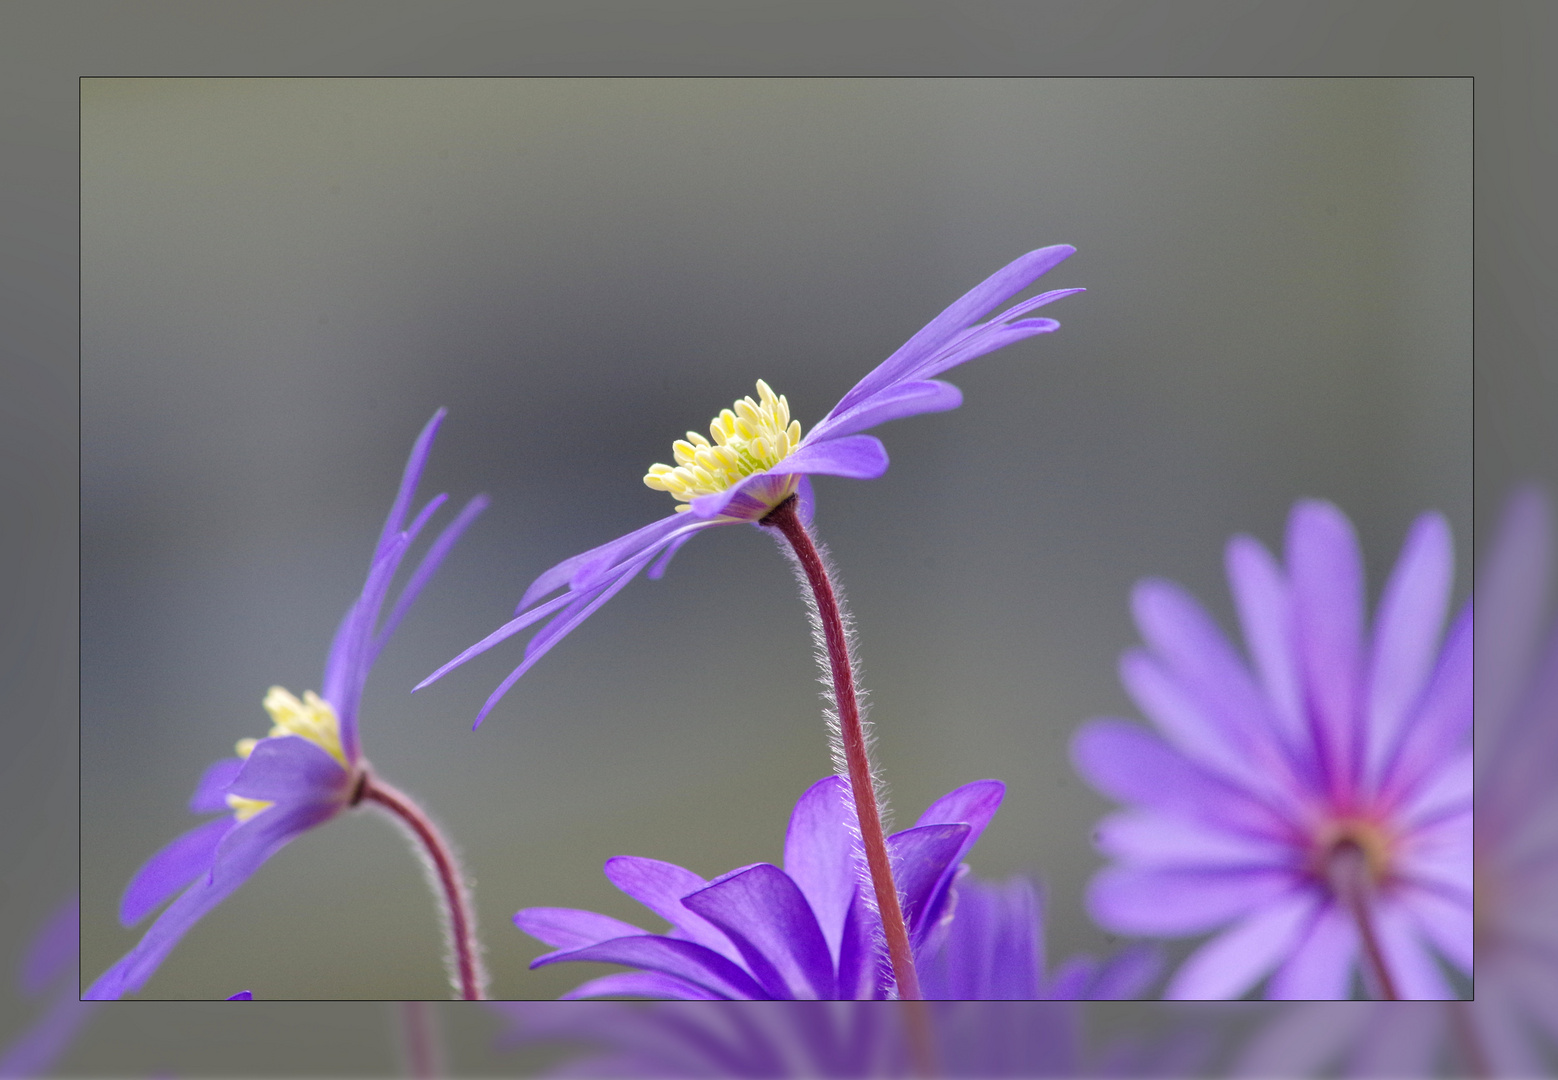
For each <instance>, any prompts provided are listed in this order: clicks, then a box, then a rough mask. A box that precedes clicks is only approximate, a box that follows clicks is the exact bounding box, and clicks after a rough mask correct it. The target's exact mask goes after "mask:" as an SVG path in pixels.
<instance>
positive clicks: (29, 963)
mask: <svg viewBox="0 0 1558 1080" xmlns="http://www.w3.org/2000/svg"><path fill="white" fill-rule="evenodd" d="M80 940H81V899H80V897H78V896H72V897H71V898H70V899H69V900H67V901H65V902H64V903H63V904H61V905H60V906H59V907H58V908H56V909H55V911H54V913H53V914H52V915H50V916H49V920H48V922H46V923H44V924H43V928H42V929H40V930H39V931H38V933H37V935H36V936H35V937H34V938H33V940H32V944H31V945H29V946H28V948H27V955H26V956H24V957H23V958H22V970H21V980H20V983H21V990H22V993H24V994H26V995H27V996H28V997H36V996H37V995H39V994H41V993H43V992H44V990H46V989H48V987H49V985H50V984H51V983H53V982H54V981H55V980H56V979H59V978H60V977H62V976H63V975H64V974H65V973H66V972H70V974H71V976H72V978H71V980H70V981H71V985H72V986H74V985H76V981H77V977H79V975H80V972H78V971H77V964H76V961H77V958H78V957H79V956H80V955H81V949H80Z"/></svg>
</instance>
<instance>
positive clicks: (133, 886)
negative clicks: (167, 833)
mask: <svg viewBox="0 0 1558 1080" xmlns="http://www.w3.org/2000/svg"><path fill="white" fill-rule="evenodd" d="M236 825H237V822H236V821H234V820H233V818H232V817H231V816H227V817H220V818H217V819H216V820H215V821H208V822H206V823H205V824H204V825H201V826H199V827H198V828H195V829H191V830H190V831H189V832H187V833H185V834H184V835H183V836H180V837H179V838H178V839H177V840H174V841H173V842H172V843H170V844H168V845H167V846H166V847H164V848H163V849H162V850H161V851H159V852H157V854H155V855H153V856H152V857H151V858H150V859H147V860H146V863H145V865H143V866H142V867H141V868H140V869H139V870H137V871H136V872H135V875H134V876H133V877H132V878H130V883H129V884H128V885H126V886H125V889H124V895H123V896H122V897H121V898H120V900H119V922H120V923H121V924H122V925H124V926H133V925H135V924H136V923H138V922H140V921H141V920H142V919H144V918H145V917H146V916H147V915H149V914H151V912H152V910H153V909H154V908H157V907H159V906H161V904H162V902H163V901H165V900H167V899H168V898H169V897H170V896H172V895H173V894H174V893H176V892H178V891H180V890H181V889H184V888H187V887H188V886H189V884H190V882H192V881H194V880H195V879H196V878H197V877H199V876H200V875H201V874H204V873H206V872H207V871H209V870H210V869H211V864H212V862H213V861H214V860H215V859H216V849H217V845H218V844H220V843H221V842H222V838H223V837H224V836H226V835H227V833H228V831H229V830H230V829H233V828H234V827H236Z"/></svg>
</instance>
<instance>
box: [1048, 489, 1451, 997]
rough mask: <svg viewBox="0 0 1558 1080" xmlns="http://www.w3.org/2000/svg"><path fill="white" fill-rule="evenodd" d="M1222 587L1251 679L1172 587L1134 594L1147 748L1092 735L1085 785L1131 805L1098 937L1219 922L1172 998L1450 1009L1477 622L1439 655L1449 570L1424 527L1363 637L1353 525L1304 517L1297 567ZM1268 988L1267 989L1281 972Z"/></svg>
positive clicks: (1243, 560) (1335, 515) (1258, 553)
mask: <svg viewBox="0 0 1558 1080" xmlns="http://www.w3.org/2000/svg"><path fill="white" fill-rule="evenodd" d="M1227 568H1228V576H1229V581H1230V583H1231V585H1232V588H1233V593H1234V599H1235V603H1236V605H1237V608H1238V612H1239V617H1240V620H1241V623H1242V625H1243V629H1244V635H1245V639H1246V641H1247V643H1248V647H1249V653H1250V658H1251V660H1252V661H1253V665H1254V668H1255V671H1254V673H1252V672H1251V671H1250V669H1249V667H1247V666H1246V665H1245V663H1244V661H1243V660H1242V659H1241V658H1240V657H1239V656H1238V655H1237V654H1236V653H1235V651H1234V649H1233V648H1232V647H1231V646H1230V645H1229V643H1228V642H1227V640H1226V639H1225V638H1224V637H1223V635H1222V633H1221V632H1220V631H1219V630H1218V628H1217V627H1216V625H1215V624H1214V623H1213V622H1212V620H1211V619H1210V617H1208V616H1207V614H1206V613H1205V612H1204V611H1203V610H1202V609H1201V607H1200V605H1199V604H1197V603H1196V601H1195V600H1194V599H1193V598H1191V597H1190V596H1189V595H1188V594H1187V593H1185V592H1184V591H1183V590H1182V589H1180V588H1178V587H1177V586H1175V585H1172V584H1170V583H1168V582H1163V581H1146V582H1143V583H1142V584H1140V585H1139V586H1138V587H1137V589H1136V591H1135V594H1134V597H1133V607H1134V611H1135V615H1136V621H1137V625H1138V626H1139V627H1140V628H1141V631H1142V634H1143V636H1144V637H1145V638H1146V640H1147V643H1148V646H1149V648H1148V649H1141V650H1133V651H1131V652H1129V653H1127V654H1126V655H1125V657H1124V658H1123V660H1122V664H1121V678H1122V681H1123V682H1124V684H1125V686H1126V688H1127V690H1129V691H1130V693H1131V695H1132V696H1133V697H1134V698H1135V699H1136V702H1137V704H1138V705H1139V706H1140V707H1141V708H1142V710H1143V711H1144V712H1145V713H1146V714H1147V715H1148V716H1149V717H1151V719H1152V720H1153V721H1154V722H1155V723H1156V724H1157V726H1158V729H1159V731H1160V732H1161V735H1158V734H1152V733H1149V732H1147V731H1144V730H1142V729H1141V728H1140V727H1139V726H1138V725H1135V724H1131V723H1128V722H1125V721H1120V720H1095V721H1091V722H1089V723H1088V724H1086V725H1085V726H1084V727H1083V728H1082V729H1081V730H1080V731H1079V732H1078V734H1077V737H1076V739H1075V741H1074V744H1073V757H1074V760H1075V762H1076V765H1077V768H1078V769H1079V771H1080V772H1081V773H1082V774H1083V775H1084V776H1085V777H1086V778H1087V779H1088V780H1089V781H1090V782H1091V783H1092V784H1093V785H1094V786H1095V787H1097V788H1098V789H1099V790H1100V791H1102V792H1103V793H1104V794H1106V795H1109V796H1111V797H1113V798H1116V799H1119V800H1120V801H1122V802H1125V803H1129V804H1132V806H1131V809H1129V810H1127V811H1125V812H1123V813H1119V814H1116V815H1114V816H1112V817H1110V818H1107V819H1105V820H1104V821H1103V822H1102V823H1101V825H1100V827H1099V830H1098V833H1097V841H1098V846H1099V848H1100V849H1101V850H1102V851H1103V853H1104V854H1106V855H1108V856H1112V857H1113V858H1114V859H1115V860H1116V861H1115V863H1114V865H1112V866H1110V867H1108V868H1106V869H1105V870H1104V871H1103V872H1102V873H1101V874H1100V875H1099V876H1098V877H1097V878H1096V879H1095V880H1094V882H1093V885H1092V887H1091V889H1090V893H1089V907H1090V910H1091V912H1092V914H1093V916H1094V918H1096V919H1097V920H1098V921H1099V922H1100V923H1101V924H1103V925H1104V926H1106V927H1109V928H1111V929H1113V930H1117V931H1123V932H1126V933H1134V934H1144V935H1168V936H1172V935H1184V934H1197V933H1202V932H1205V931H1207V930H1214V929H1218V928H1223V927H1227V929H1224V930H1223V931H1222V932H1221V933H1219V934H1218V935H1217V936H1216V937H1214V938H1213V939H1212V940H1211V941H1209V942H1207V943H1206V944H1204V945H1203V946H1201V947H1200V948H1199V949H1198V950H1197V951H1196V952H1195V953H1194V954H1193V955H1192V956H1191V957H1190V959H1189V960H1188V961H1186V963H1185V964H1184V965H1183V966H1182V967H1181V968H1180V969H1179V970H1178V971H1177V972H1176V974H1175V976H1174V977H1173V979H1172V980H1171V982H1170V985H1169V988H1168V994H1169V996H1171V997H1179V998H1221V997H1238V996H1240V995H1242V994H1244V993H1246V992H1247V991H1248V990H1249V989H1250V988H1251V987H1252V986H1254V985H1255V984H1256V983H1258V982H1259V981H1260V980H1261V979H1262V978H1264V977H1265V976H1267V975H1268V974H1270V975H1271V978H1270V981H1269V982H1268V983H1267V986H1266V994H1267V996H1269V997H1276V998H1284V997H1308V998H1340V997H1346V996H1348V993H1349V989H1350V982H1351V973H1352V970H1353V966H1354V963H1355V961H1358V960H1360V959H1361V960H1363V961H1365V963H1364V968H1365V971H1366V973H1368V974H1369V975H1372V976H1374V981H1376V982H1384V981H1385V980H1386V979H1388V980H1390V983H1391V986H1389V987H1385V988H1384V989H1385V991H1386V992H1387V993H1388V990H1389V989H1391V988H1393V989H1395V990H1396V991H1397V992H1398V993H1399V995H1400V996H1401V997H1408V998H1446V997H1453V996H1454V994H1453V992H1452V990H1451V988H1450V985H1449V983H1448V982H1447V981H1446V978H1445V976H1444V975H1443V974H1442V973H1441V971H1440V968H1439V966H1438V964H1437V963H1436V962H1435V960H1434V957H1433V955H1432V953H1431V951H1430V946H1431V947H1432V948H1433V949H1437V950H1438V952H1439V953H1440V954H1442V955H1443V956H1444V957H1446V958H1448V959H1449V960H1450V961H1451V962H1452V963H1453V964H1454V965H1455V966H1456V967H1458V968H1460V969H1461V970H1462V971H1466V972H1468V973H1469V972H1470V970H1471V961H1472V903H1471V895H1472V859H1471V850H1472V845H1471V824H1472V822H1471V787H1472V771H1471V765H1472V762H1471V744H1470V738H1469V735H1470V726H1471V713H1472V709H1471V701H1472V664H1471V636H1472V635H1471V626H1472V616H1471V606H1470V603H1469V602H1468V604H1467V605H1466V607H1465V609H1464V610H1463V611H1462V612H1461V614H1460V615H1459V616H1458V617H1457V618H1456V620H1455V621H1454V624H1453V625H1452V627H1451V629H1450V631H1449V634H1448V637H1447V639H1446V641H1445V643H1444V646H1443V649H1442V650H1441V649H1440V647H1439V638H1440V632H1441V627H1442V626H1443V624H1444V619H1445V613H1446V608H1447V604H1448V600H1449V593H1450V585H1451V577H1452V575H1453V568H1454V564H1453V556H1452V553H1451V540H1450V533H1449V527H1448V525H1447V524H1446V523H1445V521H1444V519H1443V518H1442V517H1441V516H1440V515H1438V514H1426V515H1424V516H1423V517H1421V518H1419V519H1418V520H1417V522H1416V523H1414V525H1413V526H1412V529H1411V531H1410V532H1409V534H1408V537H1407V540H1406V544H1405V546H1404V548H1403V551H1402V554H1401V557H1400V559H1399V561H1398V562H1397V564H1396V567H1395V570H1394V571H1393V573H1392V575H1391V577H1390V580H1389V581H1388V582H1387V583H1386V586H1385V590H1384V593H1383V595H1382V597H1381V600H1380V604H1379V609H1378V611H1377V613H1376V617H1375V623H1374V629H1373V634H1372V637H1371V636H1370V635H1369V634H1368V633H1367V632H1366V629H1365V624H1364V585H1363V563H1362V557H1361V555H1360V553H1359V550H1358V543H1357V539H1356V537H1355V535H1354V533H1353V530H1352V526H1351V524H1350V523H1349V522H1348V520H1347V518H1346V517H1345V516H1344V515H1343V514H1342V513H1341V511H1339V510H1338V509H1336V508H1335V507H1334V506H1332V505H1330V504H1328V503H1323V502H1301V503H1299V504H1298V505H1297V506H1295V507H1294V509H1293V513H1292V515H1291V517H1290V519H1289V522H1288V537H1287V568H1286V570H1285V571H1284V569H1283V568H1282V567H1281V566H1279V565H1278V564H1277V562H1276V560H1275V559H1273V558H1272V556H1271V555H1270V554H1269V553H1268V552H1267V551H1266V549H1265V548H1263V547H1262V546H1261V545H1260V544H1259V543H1257V542H1256V541H1254V540H1252V539H1250V538H1248V537H1243V536H1240V537H1235V538H1234V539H1233V540H1232V541H1231V542H1230V543H1229V545H1228V552H1227ZM1273 971H1274V973H1273Z"/></svg>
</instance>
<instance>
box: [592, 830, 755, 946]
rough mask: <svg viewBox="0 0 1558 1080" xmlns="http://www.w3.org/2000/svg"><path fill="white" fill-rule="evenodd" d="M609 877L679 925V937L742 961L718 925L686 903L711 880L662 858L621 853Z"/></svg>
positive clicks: (610, 861)
mask: <svg viewBox="0 0 1558 1080" xmlns="http://www.w3.org/2000/svg"><path fill="white" fill-rule="evenodd" d="M606 877H607V879H608V880H609V881H610V882H611V883H612V884H613V885H615V886H616V887H617V888H619V889H621V890H622V891H623V892H625V893H627V894H628V895H629V896H631V897H632V898H633V899H635V900H637V901H638V902H639V903H640V904H643V905H644V906H645V907H646V908H648V909H649V910H650V911H653V912H654V913H655V914H656V915H658V916H660V917H661V918H662V919H664V920H665V921H666V922H668V923H670V924H671V925H672V926H674V927H676V929H677V930H678V931H680V933H679V934H678V935H677V936H679V937H685V938H687V939H688V940H689V941H696V942H697V943H698V944H699V945H705V946H707V947H708V948H710V949H713V950H714V951H715V952H717V953H722V954H724V955H725V956H728V957H730V959H732V960H739V956H738V955H737V953H736V951H735V947H734V946H733V945H731V943H730V939H729V938H727V937H726V936H725V935H724V934H723V933H722V932H721V931H720V929H719V928H718V927H717V926H715V925H714V924H713V923H711V922H709V921H707V920H706V919H704V918H702V917H701V916H699V915H697V914H695V913H694V912H693V911H692V909H690V908H688V907H686V906H685V905H683V904H682V897H684V896H686V895H687V894H688V893H693V892H697V891H698V890H699V889H702V888H704V887H705V886H707V885H708V882H707V881H705V880H704V879H703V878H701V877H699V876H698V875H697V874H695V873H693V872H692V871H691V870H686V869H683V868H682V867H680V866H677V865H676V864H674V863H668V862H661V861H660V860H659V859H644V858H639V857H638V856H634V855H617V856H614V857H612V858H610V859H607V860H606ZM618 936H620V935H618Z"/></svg>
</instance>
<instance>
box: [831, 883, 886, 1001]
mask: <svg viewBox="0 0 1558 1080" xmlns="http://www.w3.org/2000/svg"><path fill="white" fill-rule="evenodd" d="M861 889H862V887H861V886H857V887H856V889H855V892H854V893H853V895H852V896H851V898H850V902H849V910H848V911H847V912H845V914H844V933H843V935H842V939H841V941H840V943H839V959H838V988H839V997H841V998H846V999H849V1000H865V999H881V998H883V997H886V996H887V979H886V976H885V974H884V969H885V967H886V963H887V958H886V956H885V955H883V953H882V950H881V948H880V942H878V940H877V936H878V933H879V930H880V927H881V920H880V919H877V918H876V917H875V916H873V915H870V914H868V913H867V911H866V902H865V899H864V897H863V896H862V895H861Z"/></svg>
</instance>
